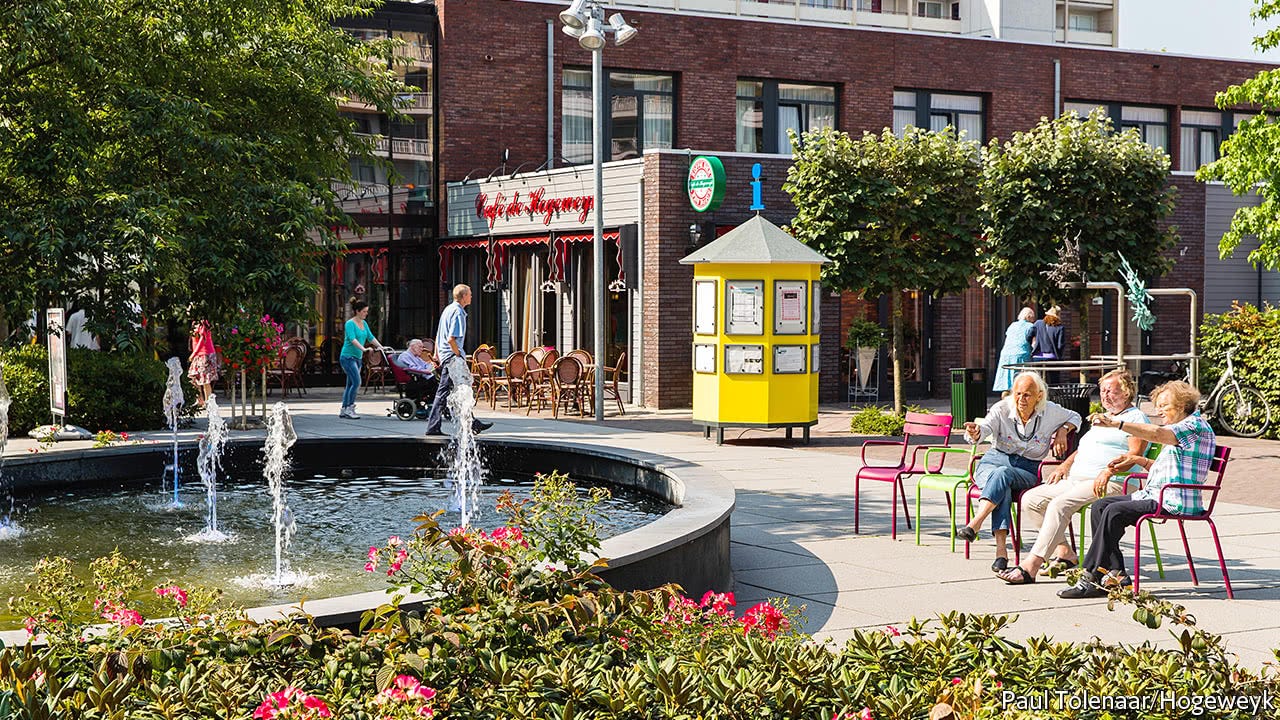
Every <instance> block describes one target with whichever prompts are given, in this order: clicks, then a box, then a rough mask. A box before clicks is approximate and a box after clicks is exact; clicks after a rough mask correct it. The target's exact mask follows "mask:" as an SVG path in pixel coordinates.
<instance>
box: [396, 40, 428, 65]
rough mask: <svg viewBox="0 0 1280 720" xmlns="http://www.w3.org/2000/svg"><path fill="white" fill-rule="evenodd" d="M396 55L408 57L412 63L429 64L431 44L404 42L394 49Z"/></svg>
mask: <svg viewBox="0 0 1280 720" xmlns="http://www.w3.org/2000/svg"><path fill="white" fill-rule="evenodd" d="M395 54H396V57H402V58H408V59H409V60H410V61H412V63H413V64H414V65H430V64H431V46H430V45H424V44H422V43H417V42H405V44H403V45H399V46H397V47H396V50H395Z"/></svg>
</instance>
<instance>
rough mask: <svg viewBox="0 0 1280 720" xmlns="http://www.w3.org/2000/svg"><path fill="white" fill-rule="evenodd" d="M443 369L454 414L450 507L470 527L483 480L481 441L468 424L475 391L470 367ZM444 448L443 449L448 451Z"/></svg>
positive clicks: (457, 365)
mask: <svg viewBox="0 0 1280 720" xmlns="http://www.w3.org/2000/svg"><path fill="white" fill-rule="evenodd" d="M445 372H448V373H449V377H450V378H451V379H452V380H453V390H452V391H450V393H449V412H450V413H452V414H453V421H454V430H453V441H452V442H451V443H450V444H449V448H448V449H452V450H453V459H452V463H451V465H450V468H449V478H450V479H451V480H452V482H453V499H452V501H450V503H449V509H450V510H457V511H458V512H459V513H460V515H461V519H460V520H459V522H458V524H459V526H460V527H464V528H465V527H469V526H470V524H471V516H472V514H473V513H474V512H475V505H476V496H477V494H478V492H479V488H480V485H482V484H483V483H484V465H483V464H482V463H481V461H480V445H479V444H478V443H477V442H476V434H475V431H474V430H473V429H472V427H471V424H472V420H473V417H474V411H475V410H474V409H475V404H476V402H475V391H474V389H473V388H472V386H471V370H470V369H469V368H468V367H467V364H466V363H464V362H453V363H448V364H447V365H446V367H445ZM448 449H446V452H447V451H448Z"/></svg>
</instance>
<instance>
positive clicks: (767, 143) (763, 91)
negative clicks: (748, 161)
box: [733, 77, 840, 155]
mask: <svg viewBox="0 0 1280 720" xmlns="http://www.w3.org/2000/svg"><path fill="white" fill-rule="evenodd" d="M744 82H749V83H760V95H758V96H757V95H741V94H739V93H738V90H737V87H738V83H744ZM779 85H800V86H804V87H812V88H826V89H829V90H831V102H825V101H822V100H792V99H789V98H788V99H786V100H780V99H779V98H778V86H779ZM739 101H751V102H757V103H759V104H760V113H761V117H760V120H761V122H760V133H761V136H762V137H761V139H762V141H763V147H762V148H760V149H759V150H751V151H747V152H759V153H764V154H766V155H785V154H787V153H789V152H790V151H791V149H790V148H788V149H787V150H786V151H785V152H784V151H782V150H780V149H778V125H779V122H778V120H779V117H780V116H779V112H780V110H781V109H782V108H783V107H794V108H798V109H799V110H800V134H801V135H803V134H804V133H806V132H808V131H809V130H810V129H811V128H810V119H811V116H812V109H813V107H815V106H820V107H827V108H831V117H832V127H834V128H839V127H840V84H839V83H824V82H811V81H807V80H806V81H801V80H779V79H776V78H756V77H739V78H738V79H737V80H736V81H735V82H734V93H733V104H734V128H733V133H734V138H735V140H734V144H735V147H736V144H737V135H738V127H737V122H738V121H737V114H738V113H737V105H738V102H739ZM740 152H741V151H740Z"/></svg>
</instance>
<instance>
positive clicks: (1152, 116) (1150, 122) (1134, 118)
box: [1062, 100, 1169, 152]
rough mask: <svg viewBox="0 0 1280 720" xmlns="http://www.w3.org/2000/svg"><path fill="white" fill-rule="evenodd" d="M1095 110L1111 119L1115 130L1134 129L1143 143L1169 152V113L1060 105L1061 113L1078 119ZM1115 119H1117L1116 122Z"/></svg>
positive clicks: (1133, 107) (1078, 103) (1131, 107)
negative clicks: (1072, 115) (1099, 109)
mask: <svg viewBox="0 0 1280 720" xmlns="http://www.w3.org/2000/svg"><path fill="white" fill-rule="evenodd" d="M1097 108H1102V109H1103V111H1104V112H1105V113H1106V114H1107V116H1108V117H1110V118H1111V122H1112V124H1113V125H1114V126H1115V128H1116V130H1119V131H1124V130H1128V129H1130V128H1134V129H1136V130H1137V131H1138V135H1140V136H1141V137H1142V140H1143V142H1145V143H1147V144H1148V145H1150V146H1151V147H1157V148H1160V149H1161V150H1164V151H1165V152H1169V111H1168V110H1166V109H1164V108H1159V107H1143V106H1139V105H1120V104H1116V103H1110V104H1107V103H1094V102H1085V101H1078V100H1073V101H1068V102H1065V103H1063V104H1062V111H1063V113H1068V112H1074V113H1076V114H1077V115H1079V116H1080V117H1082V118H1084V117H1088V116H1089V113H1090V112H1092V111H1093V110H1095V109H1097ZM1116 118H1119V120H1117V119H1116Z"/></svg>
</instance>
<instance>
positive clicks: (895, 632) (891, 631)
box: [881, 625, 902, 637]
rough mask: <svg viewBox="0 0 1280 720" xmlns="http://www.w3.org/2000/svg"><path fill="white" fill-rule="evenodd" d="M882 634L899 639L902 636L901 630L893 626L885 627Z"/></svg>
mask: <svg viewBox="0 0 1280 720" xmlns="http://www.w3.org/2000/svg"><path fill="white" fill-rule="evenodd" d="M881 632H883V633H884V634H885V635H888V636H889V637H898V636H899V635H901V634H902V631H901V630H899V629H898V628H896V627H894V626H892V625H885V626H884V630H882V631H881Z"/></svg>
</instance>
